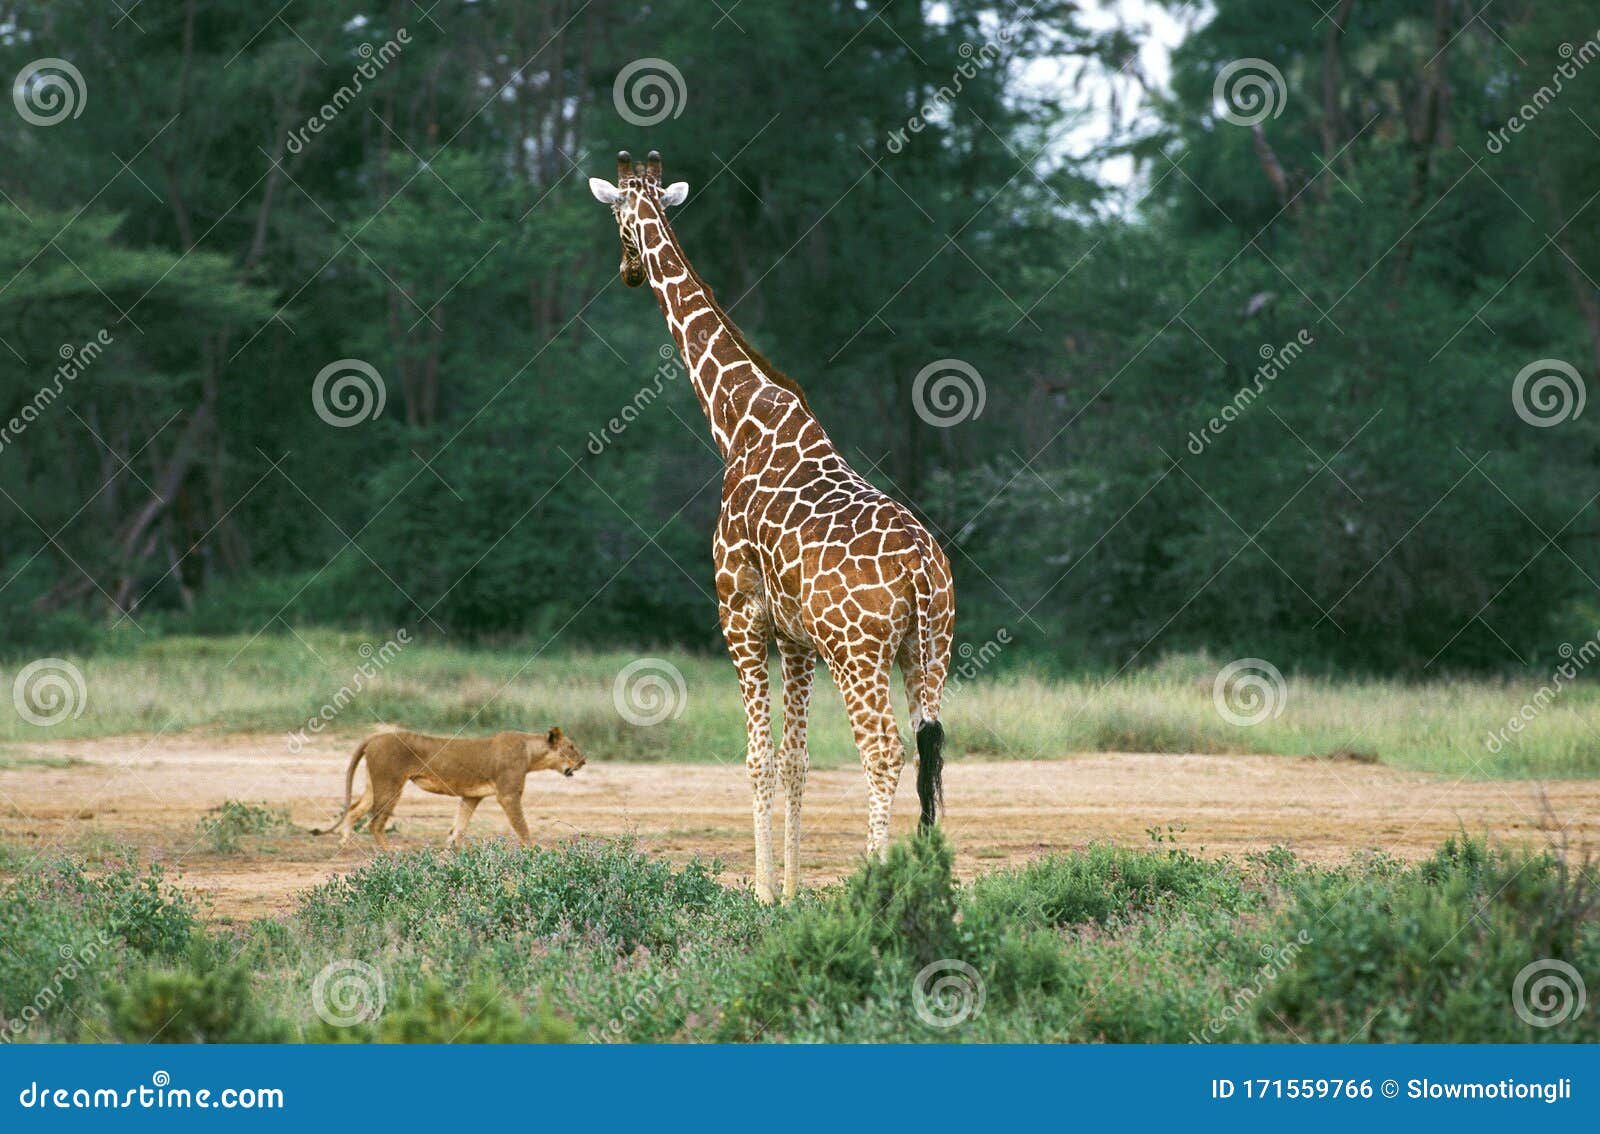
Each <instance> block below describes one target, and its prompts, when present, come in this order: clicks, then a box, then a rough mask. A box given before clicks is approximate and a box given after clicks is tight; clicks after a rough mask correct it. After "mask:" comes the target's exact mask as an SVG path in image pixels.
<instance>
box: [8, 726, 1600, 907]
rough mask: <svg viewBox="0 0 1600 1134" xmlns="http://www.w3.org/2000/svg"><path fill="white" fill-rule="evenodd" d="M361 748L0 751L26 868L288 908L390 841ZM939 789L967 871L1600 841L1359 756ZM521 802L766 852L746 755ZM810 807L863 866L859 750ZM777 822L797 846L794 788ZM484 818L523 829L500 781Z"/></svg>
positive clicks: (1093, 764)
mask: <svg viewBox="0 0 1600 1134" xmlns="http://www.w3.org/2000/svg"><path fill="white" fill-rule="evenodd" d="M352 748H353V743H345V742H342V741H329V742H327V743H326V744H325V745H322V746H319V747H316V748H307V749H305V750H304V751H302V752H300V753H298V754H290V753H289V752H288V751H287V750H286V747H285V744H284V740H283V737H282V736H281V735H270V736H261V735H246V736H226V737H217V736H207V735H200V734H189V735H182V736H162V737H157V738H153V737H145V736H122V737H108V738H103V739H99V740H87V741H65V742H61V743H58V744H50V745H37V746H20V745H19V746H15V747H14V748H13V751H14V752H15V753H16V754H17V755H19V756H21V757H23V759H22V760H20V761H18V762H17V766H14V767H10V768H7V769H4V770H0V840H3V841H5V842H7V843H10V844H11V845H13V846H14V847H20V848H21V849H22V852H23V855H24V856H25V857H24V859H23V866H24V868H25V866H26V862H27V861H29V859H28V857H26V856H30V855H31V854H32V853H34V852H38V853H45V852H47V851H49V850H52V849H58V850H64V851H71V852H75V853H87V854H91V855H92V854H94V853H97V852H100V851H103V850H104V849H105V848H107V847H109V846H111V845H113V844H115V843H126V844H130V845H132V846H135V847H137V848H139V849H140V850H141V851H142V852H143V853H144V854H145V855H146V856H148V857H150V858H154V859H157V860H159V861H162V862H164V863H166V864H167V865H168V866H169V868H171V869H172V871H173V873H174V875H175V876H176V881H177V882H178V884H179V885H181V886H182V887H183V888H185V889H186V890H188V891H191V892H193V893H195V894H196V895H199V896H203V897H205V898H206V899H207V900H208V901H209V902H210V903H211V912H212V914H213V916H216V917H219V918H235V919H244V918H250V917H261V916H267V915H272V914H277V913H282V912H285V911H287V910H288V909H290V908H292V906H293V904H294V895H295V893H296V892H297V891H300V890H303V889H305V888H306V887H308V886H311V885H314V884H315V883H317V882H321V881H323V880H325V879H327V878H329V877H331V876H333V875H335V874H338V873H341V872H344V871H348V870H350V869H352V868H354V867H355V866H357V865H359V864H361V863H362V862H365V861H367V860H368V859H369V858H370V857H371V856H372V854H373V853H374V852H373V849H372V846H371V839H370V838H369V837H367V836H365V835H358V836H357V838H356V839H355V840H353V841H352V843H351V844H350V846H349V848H347V849H346V850H344V851H343V852H340V851H339V850H338V848H337V845H336V844H335V842H334V841H333V839H332V838H331V837H321V838H319V837H315V836H312V835H311V834H310V833H309V831H310V829H311V828H313V827H322V826H326V825H327V822H328V820H329V819H330V818H331V817H332V816H333V815H334V813H335V812H336V811H337V809H338V805H339V803H340V801H341V800H342V797H343V790H344V789H343V782H344V767H345V763H346V761H347V760H348V759H349V755H350V751H351V749H352ZM63 758H64V759H63ZM360 783H361V776H360V775H359V774H358V776H357V786H358V788H359V785H360ZM945 791H946V797H947V802H948V805H949V809H948V815H947V817H946V820H945V828H946V831H947V833H948V834H949V835H950V837H951V839H952V841H953V842H954V843H955V846H956V848H957V851H958V858H957V869H958V871H959V872H960V873H961V874H962V875H963V876H964V877H970V876H971V875H973V874H977V873H983V872H986V871H989V870H993V869H995V868H997V867H1000V866H1005V865H1011V864H1015V863H1018V862H1022V861H1026V860H1028V859H1031V858H1035V857H1037V856H1039V855H1043V854H1047V853H1050V852H1052V851H1062V850H1070V849H1073V848H1076V847H1081V846H1083V845H1085V844H1086V843H1089V842H1092V841H1096V840H1108V841H1115V842H1121V843H1124V844H1131V845H1137V844H1143V843H1146V842H1147V841H1148V838H1149V836H1148V834H1147V832H1148V831H1149V830H1150V829H1151V828H1160V829H1162V830H1163V831H1164V830H1165V829H1166V828H1168V827H1174V828H1178V829H1179V830H1180V831H1181V834H1179V835H1178V839H1179V843H1180V845H1182V846H1184V847H1185V848H1187V849H1189V850H1191V851H1194V852H1196V853H1203V854H1207V855H1218V854H1233V855H1240V854H1243V853H1246V852H1249V851H1252V850H1263V849H1265V848H1267V847H1270V846H1272V845H1274V844H1283V845H1285V846H1288V847H1290V848H1291V849H1293V850H1294V851H1295V852H1296V853H1297V854H1299V855H1300V856H1301V857H1302V858H1304V859H1307V860H1310V861H1318V862H1330V861H1339V860H1343V859H1345V858H1347V857H1348V856H1349V855H1351V854H1352V853H1354V852H1356V851H1360V850H1365V849H1378V850H1382V851H1385V852H1387V853H1389V854H1392V855H1395V856H1397V857H1400V858H1405V859H1416V858H1421V857H1423V856H1426V855H1427V854H1430V853H1431V852H1432V851H1433V850H1434V849H1435V848H1437V847H1438V845H1439V844H1440V842H1442V841H1443V840H1444V839H1445V838H1446V837H1447V836H1449V835H1451V834H1454V833H1457V832H1459V831H1462V830H1465V831H1467V832H1469V833H1472V834H1487V835H1489V836H1491V837H1493V838H1496V839H1499V840H1502V841H1505V842H1508V843H1522V844H1533V845H1543V844H1545V843H1547V842H1551V841H1557V840H1561V839H1562V838H1565V840H1566V842H1567V844H1568V845H1569V846H1573V847H1584V846H1592V845H1595V844H1597V843H1600V781H1596V780H1554V781H1542V782H1541V781H1530V780H1514V781H1485V780H1464V779H1450V778H1446V777H1436V776H1428V775H1422V774H1418V773H1414V772H1401V771H1396V770H1394V769H1391V768H1386V767H1383V766H1381V765H1376V764H1368V763H1360V762H1356V761H1350V760H1337V759H1311V758H1304V759H1301V758H1293V757H1283V756H1183V755H1150V754H1141V753H1093V754H1088V755H1083V756H1073V757H1067V758H1063V759H1059V760H1042V761H1032V762H995V763H980V762H972V761H969V762H962V763H958V764H952V765H949V766H948V767H947V769H946V782H945ZM900 796H901V798H900V799H899V801H898V806H897V810H896V814H895V820H894V828H895V832H896V834H900V833H904V832H908V831H910V830H911V828H912V827H913V826H914V825H915V822H916V798H915V790H914V784H913V782H912V776H910V775H907V776H905V777H903V778H902V781H901V788H900ZM229 799H234V800H242V801H246V802H251V803H262V804H265V805H266V806H267V807H270V808H286V809H287V810H288V812H289V815H290V818H291V820H292V821H293V829H291V830H289V831H287V832H282V833H276V834H273V835H271V836H268V837H264V838H261V839H253V840H248V841H247V849H244V850H241V851H239V852H236V853H232V854H218V853H215V852H214V851H212V850H211V849H210V848H209V847H208V845H207V843H206V840H205V839H204V837H203V836H202V835H201V832H200V829H199V823H200V820H201V818H202V817H203V816H204V815H205V814H206V812H207V811H209V810H210V809H211V808H214V807H216V806H218V805H219V804H221V803H222V802H223V801H224V800H229ZM524 807H525V809H526V811H527V816H528V824H529V826H530V827H531V828H532V830H533V832H534V835H535V837H536V838H538V839H540V840H541V841H544V842H555V841H558V840H560V839H564V838H568V837H570V836H573V835H621V834H627V835H632V836H634V837H636V838H637V839H638V840H639V844H640V846H641V848H642V849H644V850H647V851H649V852H651V853H656V854H661V855H664V856H666V857H668V858H672V859H675V860H684V859H688V858H690V857H692V856H695V855H699V856H701V857H706V858H710V857H717V858H720V859H722V860H723V861H724V862H725V863H726V864H727V867H728V869H727V872H726V874H725V875H724V877H725V878H726V879H727V880H729V881H731V882H734V883H738V882H740V881H742V880H743V879H745V878H747V877H748V876H749V874H750V872H751V869H752V865H753V848H752V841H751V835H750V795H749V790H748V784H747V781H746V778H745V770H744V767H743V766H742V765H741V764H734V763H728V764H610V765H604V764H597V763H594V762H591V763H590V764H589V765H588V766H587V767H586V768H584V769H583V771H581V772H579V773H578V774H577V775H576V776H574V777H573V778H571V779H563V778H562V777H560V776H557V775H555V774H553V773H552V774H542V773H541V774H536V775H534V776H532V777H530V779H529V781H528V791H527V794H526V796H525V797H524ZM454 812H455V802H454V801H453V800H451V799H448V798H445V797H443V796H433V795H428V794H426V793H425V792H422V791H420V790H418V789H417V788H415V787H410V788H407V790H406V794H405V796H404V797H403V798H402V799H401V801H400V806H399V809H398V811H397V813H396V823H397V824H398V827H397V830H396V831H395V833H394V835H393V836H392V837H393V838H394V840H395V841H396V844H397V845H398V846H400V847H402V848H411V847H417V846H438V845H440V844H442V843H443V841H444V837H445V834H446V833H447V832H448V831H449V829H450V823H451V819H452V817H453V815H454ZM804 821H805V836H804V843H803V845H804V848H805V854H804V864H805V869H806V881H807V882H810V883H818V882H826V881H832V880H834V879H837V878H839V877H840V876H842V875H844V874H847V873H849V872H850V871H851V870H852V869H854V867H855V865H856V863H857V862H858V861H859V858H860V855H861V852H862V847H863V845H864V842H865V837H866V833H865V828H866V791H865V784H864V781H863V778H862V776H861V774H860V772H859V771H857V770H854V769H849V770H845V769H835V770H830V771H813V772H812V773H811V776H810V779H809V781H808V783H807V787H806V807H805V816H804ZM777 827H778V831H779V840H780V841H779V845H780V846H781V830H782V805H781V802H780V804H779V808H778V819H777ZM469 837H472V838H479V839H484V838H507V837H510V830H509V827H508V825H507V823H506V821H505V817H504V816H503V815H502V814H501V812H500V809H499V807H498V806H497V805H496V804H495V803H494V802H493V801H492V800H489V801H485V803H484V805H483V807H481V808H480V809H479V811H478V814H477V817H476V818H475V819H474V820H473V822H472V826H471V828H470V829H469Z"/></svg>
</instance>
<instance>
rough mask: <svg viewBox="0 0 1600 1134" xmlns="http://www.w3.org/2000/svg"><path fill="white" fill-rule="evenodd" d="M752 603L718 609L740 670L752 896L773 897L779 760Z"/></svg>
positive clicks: (760, 631) (763, 647)
mask: <svg viewBox="0 0 1600 1134" xmlns="http://www.w3.org/2000/svg"><path fill="white" fill-rule="evenodd" d="M752 605H753V604H752V603H750V602H748V601H744V602H741V601H740V596H738V595H735V596H733V601H732V602H730V603H728V604H727V605H726V606H725V607H724V610H723V619H722V635H723V637H724V638H725V639H727V643H728V656H729V657H731V658H732V659H733V665H734V668H735V669H736V670H738V672H739V692H740V693H741V694H742V695H743V697H744V719H745V731H746V734H747V748H746V750H745V761H744V763H745V768H746V769H747V770H748V771H749V773H750V797H751V817H752V819H753V821H754V825H755V836H756V879H755V882H756V897H757V898H758V899H759V900H760V901H763V902H770V901H772V899H773V879H774V877H775V876H776V874H777V871H776V870H775V869H774V868H773V860H772V801H773V797H774V796H776V795H777V788H778V761H777V757H776V754H775V753H774V752H773V749H772V694H771V691H770V690H769V689H768V688H767V636H766V628H765V626H764V625H762V624H761V623H760V621H759V620H758V619H757V618H756V617H755V616H754V612H753V611H752V610H751V609H750V608H751V606H752Z"/></svg>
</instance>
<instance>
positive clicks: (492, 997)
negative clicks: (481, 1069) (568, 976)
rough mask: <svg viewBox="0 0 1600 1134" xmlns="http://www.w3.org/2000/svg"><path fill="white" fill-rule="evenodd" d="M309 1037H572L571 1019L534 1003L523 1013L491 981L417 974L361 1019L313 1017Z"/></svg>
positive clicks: (463, 1039)
mask: <svg viewBox="0 0 1600 1134" xmlns="http://www.w3.org/2000/svg"><path fill="white" fill-rule="evenodd" d="M307 1039H309V1040H310V1041H311V1042H313V1043H465V1044H475V1043H574V1042H576V1041H577V1033H576V1032H575V1031H574V1029H573V1027H572V1025H571V1024H570V1023H568V1022H567V1021H565V1020H562V1019H560V1018H559V1017H557V1016H555V1015H553V1014H551V1013H550V1012H549V1011H548V1010H544V1009H540V1010H539V1011H537V1012H536V1013H534V1014H533V1015H532V1016H529V1015H527V1014H525V1013H524V1012H523V1010H522V1009H521V1008H519V1007H518V1005H517V1003H516V1001H515V999H513V998H512V997H511V996H510V995H509V994H508V993H507V992H505V990H503V989H501V988H500V987H498V986H497V985H495V984H494V983H493V982H491V981H483V980H479V981H474V982H472V983H471V984H468V985H466V986H465V987H451V986H449V985H446V984H445V983H444V982H442V981H439V980H423V981H421V982H419V983H417V984H415V985H410V986H407V987H406V988H404V989H402V990H401V992H400V994H399V995H398V996H397V997H396V998H395V1001H394V1003H392V1004H389V1005H388V1006H386V1007H385V1009H384V1010H383V1011H382V1012H381V1013H379V1014H378V1016H377V1017H376V1018H375V1019H373V1020H371V1021H369V1022H367V1023H364V1024H358V1025H354V1026H352V1027H345V1028H341V1027H335V1026H333V1025H330V1024H327V1023H322V1022H320V1021H319V1023H318V1026H317V1027H315V1028H313V1029H311V1031H310V1033H309V1034H308V1036H307Z"/></svg>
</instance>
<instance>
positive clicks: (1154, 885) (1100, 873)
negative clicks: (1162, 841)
mask: <svg viewBox="0 0 1600 1134" xmlns="http://www.w3.org/2000/svg"><path fill="white" fill-rule="evenodd" d="M1242 900H1243V886H1242V881H1241V879H1240V877H1239V875H1238V873H1237V872H1236V871H1234V870H1233V869H1232V868H1230V867H1229V866H1228V865H1227V864H1225V863H1224V864H1218V863H1214V862H1204V861H1202V860H1200V859H1198V858H1195V857H1194V856H1193V855H1191V854H1189V853H1188V852H1187V851H1183V850H1178V849H1176V848H1173V849H1171V850H1167V851H1165V852H1163V853H1158V854H1153V853H1149V852H1141V851H1132V850H1125V849H1121V848H1118V847H1114V846H1109V845H1106V844H1104V843H1096V844H1093V845H1092V846H1090V847H1089V848H1088V849H1087V850H1084V851H1082V852H1080V853H1078V854H1073V855H1052V856H1050V857H1049V858H1041V859H1038V860H1036V861H1034V862H1031V863H1029V864H1028V865H1027V866H1025V867H1022V868H1020V869H1018V870H1006V871H999V872H997V873H994V874H989V875H986V876H985V877H983V878H981V879H979V880H978V881H977V882H975V883H973V885H972V886H971V888H970V889H969V891H968V893H967V896H966V899H965V901H964V902H963V907H964V908H965V909H967V910H969V911H971V912H972V914H973V915H974V916H976V917H980V918H985V919H989V920H997V921H1020V922H1022V923H1023V924H1035V925H1048V926H1056V927H1065V926H1075V925H1083V924H1085V923H1096V924H1100V925H1104V924H1106V923H1108V922H1110V921H1112V920H1113V919H1127V918H1130V917H1133V916H1135V915H1138V914H1142V913H1146V912H1148V911H1150V910H1152V909H1155V908H1157V907H1158V906H1160V905H1162V904H1163V903H1165V904H1167V905H1169V906H1175V907H1179V908H1182V907H1186V906H1190V905H1201V906H1211V907H1215V908H1220V909H1226V910H1232V909H1236V908H1237V907H1238V906H1239V904H1240V902H1241V901H1242Z"/></svg>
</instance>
